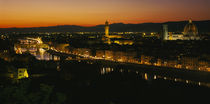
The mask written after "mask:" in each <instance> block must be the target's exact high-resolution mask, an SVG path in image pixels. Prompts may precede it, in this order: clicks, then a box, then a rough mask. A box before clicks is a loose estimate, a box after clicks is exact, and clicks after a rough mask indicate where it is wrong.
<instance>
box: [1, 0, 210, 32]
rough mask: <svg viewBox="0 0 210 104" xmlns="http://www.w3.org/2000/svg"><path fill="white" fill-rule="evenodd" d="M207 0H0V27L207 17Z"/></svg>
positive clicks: (198, 18) (89, 24)
mask: <svg viewBox="0 0 210 104" xmlns="http://www.w3.org/2000/svg"><path fill="white" fill-rule="evenodd" d="M209 4H210V1H209V0H199V1H198V0H176V1H173V0H141V1H140V0H129V1H128V0H108V1H98V0H54V1H52V0H36V1H35V0H33V1H32V0H18V1H16V0H7V1H6V0H0V12H1V14H2V16H1V17H0V21H1V23H0V28H11V27H46V26H56V25H79V26H95V25H100V24H103V23H104V21H106V20H108V21H111V23H121V22H122V23H125V24H128V23H132V24H137V23H147V22H153V23H162V22H168V21H186V20H188V19H189V18H192V19H193V21H199V20H210V14H209V13H208V10H209V9H210V7H209V6H208V5H209Z"/></svg>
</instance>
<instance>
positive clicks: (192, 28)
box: [160, 19, 201, 40]
mask: <svg viewBox="0 0 210 104" xmlns="http://www.w3.org/2000/svg"><path fill="white" fill-rule="evenodd" d="M160 38H161V39H162V40H200V39H201V38H200V36H199V35H198V28H197V27H196V25H195V24H194V23H193V22H192V20H191V19H190V20H189V23H188V24H187V25H186V26H185V27H184V31H183V32H182V33H175V34H174V33H172V32H168V25H166V24H164V25H163V26H162V31H161V37H160Z"/></svg>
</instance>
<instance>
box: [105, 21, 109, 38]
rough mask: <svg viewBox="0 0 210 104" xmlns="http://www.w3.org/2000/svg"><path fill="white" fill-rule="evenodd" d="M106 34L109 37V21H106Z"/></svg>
mask: <svg viewBox="0 0 210 104" xmlns="http://www.w3.org/2000/svg"><path fill="white" fill-rule="evenodd" d="M105 36H106V37H109V22H108V21H106V22H105Z"/></svg>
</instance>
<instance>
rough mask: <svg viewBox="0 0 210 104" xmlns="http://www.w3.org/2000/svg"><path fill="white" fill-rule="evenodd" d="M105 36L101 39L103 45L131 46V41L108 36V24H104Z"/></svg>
mask: <svg viewBox="0 0 210 104" xmlns="http://www.w3.org/2000/svg"><path fill="white" fill-rule="evenodd" d="M104 28H105V36H104V37H103V39H102V40H104V43H107V44H112V43H115V44H119V45H132V44H133V41H132V40H125V39H123V38H124V37H123V36H121V35H122V34H121V35H110V34H109V22H108V21H106V22H105V27H104Z"/></svg>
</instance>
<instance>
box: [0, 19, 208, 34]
mask: <svg viewBox="0 0 210 104" xmlns="http://www.w3.org/2000/svg"><path fill="white" fill-rule="evenodd" d="M187 23H188V21H180V22H165V23H142V24H123V23H114V24H110V31H112V32H129V31H133V32H159V31H160V29H161V25H162V24H168V27H169V31H172V32H182V31H183V29H184V26H185V25H186V24H187ZM193 23H194V24H196V26H197V27H198V30H199V32H210V20H205V21H193ZM103 31H104V25H97V26H93V27H82V26H76V25H62V26H49V27H34V28H0V32H103Z"/></svg>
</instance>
